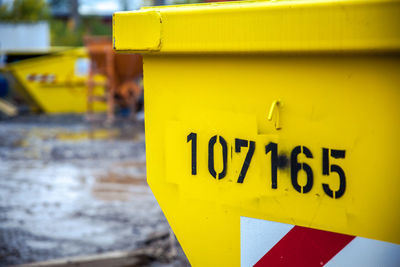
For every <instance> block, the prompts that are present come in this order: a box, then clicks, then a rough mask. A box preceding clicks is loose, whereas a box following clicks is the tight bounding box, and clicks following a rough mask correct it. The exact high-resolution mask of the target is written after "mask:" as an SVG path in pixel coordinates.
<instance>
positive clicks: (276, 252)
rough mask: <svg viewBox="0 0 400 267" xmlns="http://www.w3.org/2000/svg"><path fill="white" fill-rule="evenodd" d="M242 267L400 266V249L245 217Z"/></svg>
mask: <svg viewBox="0 0 400 267" xmlns="http://www.w3.org/2000/svg"><path fill="white" fill-rule="evenodd" d="M240 235H241V237H240V249H241V266H242V267H249V266H256V267H264V266H300V267H301V266H304V267H306V266H307V267H313V266H319V267H320V266H329V267H332V266H367V267H368V266H390V267H391V266H393V267H397V266H400V245H397V244H393V243H388V242H382V241H377V240H372V239H367V238H361V237H355V236H350V235H344V234H339V233H333V232H328V231H322V230H317V229H312V228H307V227H301V226H295V225H290V224H284V223H277V222H271V221H264V220H258V219H253V218H247V217H241V219H240Z"/></svg>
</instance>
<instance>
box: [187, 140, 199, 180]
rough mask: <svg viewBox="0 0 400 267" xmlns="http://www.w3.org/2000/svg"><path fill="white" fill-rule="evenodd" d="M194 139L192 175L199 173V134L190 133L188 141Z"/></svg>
mask: <svg viewBox="0 0 400 267" xmlns="http://www.w3.org/2000/svg"><path fill="white" fill-rule="evenodd" d="M190 141H192V175H196V174H197V134H196V133H190V134H189V135H188V136H187V142H190Z"/></svg>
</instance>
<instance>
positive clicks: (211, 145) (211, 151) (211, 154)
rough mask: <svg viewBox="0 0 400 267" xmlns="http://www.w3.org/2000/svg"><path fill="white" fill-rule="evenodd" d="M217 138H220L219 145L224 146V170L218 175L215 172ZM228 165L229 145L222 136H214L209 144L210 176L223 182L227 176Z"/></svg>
mask: <svg viewBox="0 0 400 267" xmlns="http://www.w3.org/2000/svg"><path fill="white" fill-rule="evenodd" d="M217 137H219V143H220V144H221V146H222V161H223V169H222V171H221V172H220V173H218V174H217V172H216V171H215V166H214V165H215V164H214V147H215V143H216V142H217ZM227 164H228V145H227V143H226V141H225V139H224V138H223V137H222V136H217V135H214V136H213V137H211V138H210V141H209V142H208V171H209V172H210V174H211V175H212V176H213V177H214V178H215V179H217V178H218V180H221V179H222V178H224V177H225V176H226V169H227Z"/></svg>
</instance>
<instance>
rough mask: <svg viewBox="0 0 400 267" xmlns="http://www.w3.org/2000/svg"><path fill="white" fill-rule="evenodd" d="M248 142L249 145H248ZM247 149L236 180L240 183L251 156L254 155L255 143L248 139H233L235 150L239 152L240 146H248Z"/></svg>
mask: <svg viewBox="0 0 400 267" xmlns="http://www.w3.org/2000/svg"><path fill="white" fill-rule="evenodd" d="M249 142H250V146H249ZM248 146H249V150H248V151H247V155H246V158H245V160H244V162H243V166H242V169H241V170H240V174H239V178H238V180H237V182H238V183H240V184H242V183H243V181H244V178H245V177H246V174H247V170H248V169H249V166H250V162H251V159H252V158H253V155H254V150H255V149H256V143H255V142H254V141H248V140H244V139H239V138H236V139H235V152H236V153H240V150H241V148H242V147H248Z"/></svg>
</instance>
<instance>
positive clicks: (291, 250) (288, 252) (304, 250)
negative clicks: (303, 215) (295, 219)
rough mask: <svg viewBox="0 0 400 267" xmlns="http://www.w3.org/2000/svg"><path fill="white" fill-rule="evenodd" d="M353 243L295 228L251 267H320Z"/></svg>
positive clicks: (330, 234)
mask: <svg viewBox="0 0 400 267" xmlns="http://www.w3.org/2000/svg"><path fill="white" fill-rule="evenodd" d="M353 239H354V236H350V235H344V234H338V233H333V232H327V231H322V230H317V229H311V228H306V227H301V226H295V227H293V228H292V230H290V231H289V232H288V233H287V234H286V235H285V236H284V237H283V238H282V239H281V240H280V241H279V242H278V243H276V245H275V246H274V247H272V248H271V249H270V250H269V251H268V253H267V254H265V255H264V256H263V257H262V258H261V259H260V260H259V261H258V262H257V263H256V264H255V265H254V266H255V267H266V266H274V267H275V266H298V267H303V266H304V267H314V266H318V267H320V266H323V265H325V264H326V263H327V262H328V261H329V260H330V259H331V258H332V257H333V256H335V255H336V254H337V253H338V252H339V251H340V250H342V249H343V248H344V247H345V246H346V245H347V244H348V243H350V241H352V240H353Z"/></svg>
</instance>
